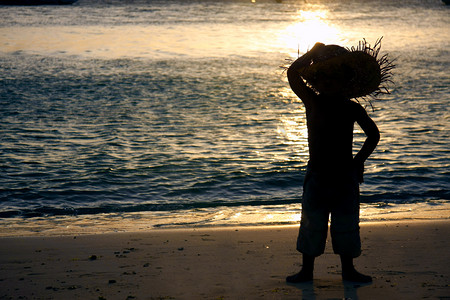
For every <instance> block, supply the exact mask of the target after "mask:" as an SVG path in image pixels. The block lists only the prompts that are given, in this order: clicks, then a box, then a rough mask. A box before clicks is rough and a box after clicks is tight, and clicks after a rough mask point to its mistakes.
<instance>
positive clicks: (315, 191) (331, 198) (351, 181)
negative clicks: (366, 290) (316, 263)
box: [297, 166, 361, 257]
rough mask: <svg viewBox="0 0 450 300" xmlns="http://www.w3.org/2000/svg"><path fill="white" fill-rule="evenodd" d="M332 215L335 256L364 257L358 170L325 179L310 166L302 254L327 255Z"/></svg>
mask: <svg viewBox="0 0 450 300" xmlns="http://www.w3.org/2000/svg"><path fill="white" fill-rule="evenodd" d="M330 214H331V226H330V232H331V238H332V245H333V250H334V253H336V254H339V255H345V256H349V257H358V256H359V255H361V240H360V236H359V184H358V179H357V173H356V170H349V171H347V172H336V174H330V173H327V174H326V175H325V176H324V175H322V174H319V172H316V171H315V170H314V169H313V168H311V167H310V166H308V169H307V172H306V176H305V181H304V185H303V201H302V219H301V223H300V231H299V235H298V239H297V250H298V251H300V252H302V253H304V254H307V255H310V256H319V255H321V254H323V252H324V250H325V242H326V238H327V232H328V220H329V216H330Z"/></svg>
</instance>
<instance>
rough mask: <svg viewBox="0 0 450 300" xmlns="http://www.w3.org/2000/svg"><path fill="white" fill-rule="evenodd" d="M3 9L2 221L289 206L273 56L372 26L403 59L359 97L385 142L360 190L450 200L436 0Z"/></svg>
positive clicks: (285, 99)
mask: <svg viewBox="0 0 450 300" xmlns="http://www.w3.org/2000/svg"><path fill="white" fill-rule="evenodd" d="M0 15H1V16H2V18H1V20H0V68H1V70H2V77H1V78H0V86H1V89H0V130H1V136H0V141H1V144H0V168H1V173H0V216H1V217H5V218H8V217H14V216H26V217H35V216H43V215H44V216H45V215H72V214H98V213H109V212H119V213H120V212H148V211H149V212H152V211H153V212H166V213H167V216H168V215H169V214H170V213H171V212H172V213H173V212H179V211H183V210H185V209H187V210H195V209H198V210H206V211H208V210H209V209H215V208H217V207H228V208H236V211H239V213H242V210H241V209H239V208H242V207H247V206H248V207H252V208H253V209H254V211H255V212H256V211H261V210H267V209H268V210H270V209H271V207H276V210H279V209H280V205H281V207H284V206H285V207H286V209H287V210H288V209H291V208H292V205H295V204H296V203H299V202H300V199H301V185H302V181H303V176H304V172H305V166H306V163H307V160H308V148H307V136H306V125H305V115H304V109H303V106H302V104H301V102H299V100H298V99H297V98H296V97H295V95H294V94H293V93H292V92H291V91H290V89H289V88H288V84H287V81H286V79H285V74H284V73H283V70H282V69H281V68H279V66H280V65H283V64H285V59H286V58H294V57H295V56H296V55H298V53H300V54H302V53H304V52H305V51H306V50H307V49H309V48H311V47H312V45H314V43H315V42H316V41H321V42H324V43H339V44H341V45H344V46H354V45H357V43H358V41H359V40H361V39H362V38H366V39H367V41H369V42H371V43H373V42H375V40H376V39H377V38H379V37H380V36H384V38H383V46H382V52H383V53H389V55H390V57H392V58H396V65H397V68H396V71H395V77H394V81H395V85H394V86H392V87H391V90H392V94H391V95H388V96H385V97H383V99H381V100H379V101H376V102H374V106H375V110H374V111H373V112H372V111H371V110H370V109H369V112H370V115H371V116H372V117H373V119H374V120H375V122H376V123H377V124H378V126H379V128H380V130H381V134H382V140H381V142H380V144H379V146H378V148H377V150H376V151H375V152H374V154H373V156H372V157H371V158H370V159H369V161H368V162H367V166H366V167H367V174H366V182H365V183H364V184H363V185H362V187H361V190H362V199H361V201H362V202H364V203H365V204H367V205H374V206H377V205H378V206H383V205H400V204H405V205H406V204H407V205H411V204H414V203H421V205H423V204H424V203H430V204H432V203H437V202H439V203H442V201H444V202H447V201H448V200H449V198H450V195H449V184H448V182H450V176H449V143H448V141H449V125H448V124H449V100H450V96H449V85H450V75H449V73H448V70H449V69H450V55H449V50H448V49H450V42H449V41H450V32H449V31H448V30H444V28H447V27H448V24H449V21H450V11H449V9H448V7H445V6H444V5H441V2H440V1H419V0H409V1H398V2H397V1H387V0H386V1H362V0H361V1H358V0H355V1H344V0H342V1H331V0H330V1H308V3H305V2H304V1H283V3H276V2H272V1H256V2H255V3H252V2H250V1H237V0H236V1H202V0H200V1H100V0H99V1H87V0H86V1H83V0H80V1H78V2H77V3H76V4H75V5H72V6H61V7H59V6H30V7H20V6H0ZM355 134H356V140H355V151H356V150H357V149H358V147H360V145H361V143H362V141H363V135H362V134H361V132H360V131H359V128H357V129H356V131H355ZM436 201H437V202H436ZM214 216H215V217H216V218H217V216H218V215H217V214H214ZM213 218H214V217H213ZM210 222H212V223H214V220H212V221H211V220H210ZM255 222H256V221H255ZM256 223H257V222H256Z"/></svg>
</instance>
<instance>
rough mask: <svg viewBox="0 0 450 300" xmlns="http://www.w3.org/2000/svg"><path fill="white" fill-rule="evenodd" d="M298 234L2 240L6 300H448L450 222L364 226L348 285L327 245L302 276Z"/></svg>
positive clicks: (0, 270) (0, 275)
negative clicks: (293, 281)
mask: <svg viewBox="0 0 450 300" xmlns="http://www.w3.org/2000/svg"><path fill="white" fill-rule="evenodd" d="M297 230H298V226H283V227H251V228H249V227H235V228H201V229H177V230H151V231H148V232H140V233H114V234H98V235H81V236H70V237H68V236H65V237H19V238H10V237H8V238H0V298H1V299H260V298H262V299H343V298H351V299H422V298H431V299H449V298H450V287H449V284H450V282H449V275H450V268H449V265H450V264H449V262H450V261H449V249H450V242H449V233H450V220H434V221H426V222H424V221H408V222H377V223H363V224H361V235H362V240H363V249H364V251H363V255H362V256H361V257H360V258H358V259H356V260H355V263H356V266H357V268H358V269H359V270H360V271H361V272H363V273H367V274H370V275H372V276H373V277H374V282H373V283H372V284H367V285H361V284H356V283H351V282H343V281H342V279H341V276H340V266H339V258H338V256H336V255H334V254H332V251H331V245H330V243H328V244H327V249H326V253H325V254H324V255H323V256H321V257H319V258H318V259H317V260H316V261H317V263H316V273H315V279H314V281H313V282H310V283H303V284H297V285H289V284H286V283H285V277H286V276H287V275H290V274H292V273H295V272H297V271H298V270H299V269H300V264H299V261H300V257H301V256H300V254H299V253H297V252H296V251H295V241H296V235H297Z"/></svg>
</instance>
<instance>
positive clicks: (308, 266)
mask: <svg viewBox="0 0 450 300" xmlns="http://www.w3.org/2000/svg"><path fill="white" fill-rule="evenodd" d="M314 259H315V257H314V256H309V255H306V254H303V266H302V269H301V270H300V272H298V273H297V274H294V275H291V276H288V277H286V281H287V282H290V283H299V282H306V281H311V280H313V272H314Z"/></svg>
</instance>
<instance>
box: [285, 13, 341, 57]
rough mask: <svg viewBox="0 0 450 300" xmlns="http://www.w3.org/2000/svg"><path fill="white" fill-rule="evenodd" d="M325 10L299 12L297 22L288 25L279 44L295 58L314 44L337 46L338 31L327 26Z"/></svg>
mask: <svg viewBox="0 0 450 300" xmlns="http://www.w3.org/2000/svg"><path fill="white" fill-rule="evenodd" d="M327 14H328V11H327V10H315V11H299V13H298V20H297V21H296V22H295V23H293V24H291V25H289V26H288V27H287V28H286V29H285V30H284V32H283V33H282V36H281V43H282V44H284V45H285V46H286V48H287V49H291V50H290V52H291V54H292V56H297V54H298V52H299V53H300V55H301V54H303V53H305V52H306V51H308V50H309V49H311V48H312V47H313V46H314V44H315V43H317V42H321V43H324V44H339V42H341V39H340V31H339V30H338V29H337V28H335V27H333V26H331V25H330V24H328V22H327Z"/></svg>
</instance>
